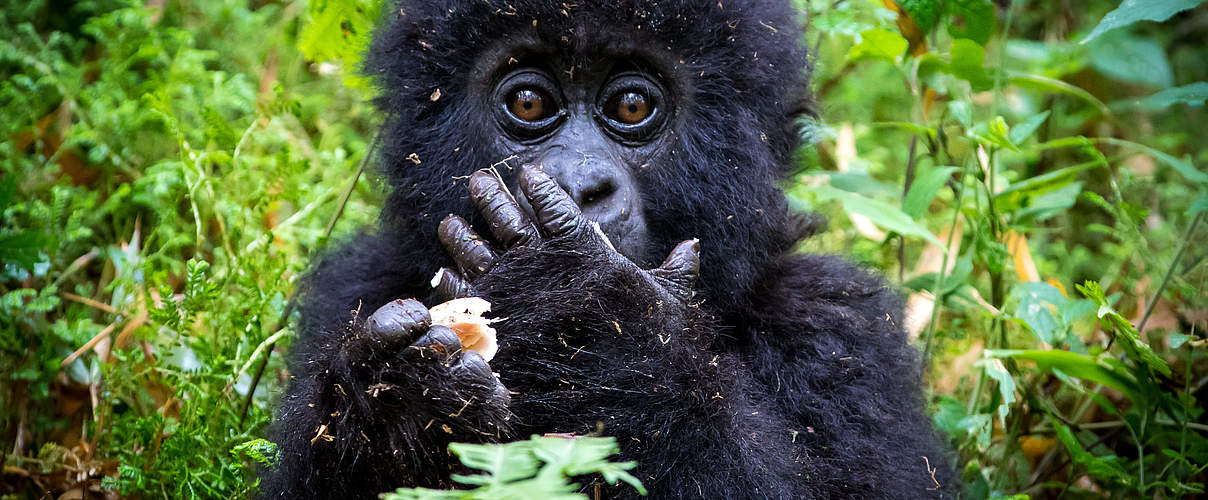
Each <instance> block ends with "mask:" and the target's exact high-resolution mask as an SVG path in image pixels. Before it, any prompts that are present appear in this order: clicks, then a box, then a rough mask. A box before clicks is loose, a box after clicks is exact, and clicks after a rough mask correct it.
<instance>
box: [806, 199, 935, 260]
mask: <svg viewBox="0 0 1208 500" xmlns="http://www.w3.org/2000/svg"><path fill="white" fill-rule="evenodd" d="M814 192H815V193H816V194H817V196H818V197H819V199H822V200H829V199H838V200H840V201H842V202H843V208H844V210H846V211H847V212H849V213H854V214H860V215H863V216H865V217H867V218H868V219H869V220H871V221H872V222H873V224H876V225H878V226H880V227H883V228H885V229H888V230H890V231H894V232H896V233H899V234H902V235H904V236H916V237H920V238H923V239H926V240H927V241H930V242H932V243H934V244H936V245H938V246H943V243H940V240H939V239H937V238H936V237H935V235H934V234H931V231H930V230H928V229H927V228H926V227H924V226H923V225H921V224H919V223H917V222H915V221H914V219H911V218H910V216H909V215H906V214H905V213H903V212H902V210H901V209H899V208H898V207H895V206H893V205H890V204H889V203H885V202H883V201H880V200H874V199H871V198H865V197H863V196H860V195H858V194H855V193H850V192H847V191H843V190H839V189H835V188H833V187H830V186H822V187H819V188H817V189H816V190H815V191H814Z"/></svg>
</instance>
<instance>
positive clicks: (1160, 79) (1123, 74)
mask: <svg viewBox="0 0 1208 500" xmlns="http://www.w3.org/2000/svg"><path fill="white" fill-rule="evenodd" d="M1090 60H1091V66H1093V67H1094V68H1095V69H1096V70H1097V71H1099V72H1100V73H1102V74H1103V75H1105V76H1108V77H1110V78H1114V79H1116V80H1119V81H1122V82H1128V83H1136V84H1140V85H1148V86H1151V87H1157V88H1166V87H1170V86H1171V85H1174V71H1173V70H1171V69H1170V62H1169V61H1167V60H1166V50H1165V49H1164V48H1162V44H1161V43H1159V42H1158V41H1157V40H1155V39H1153V38H1142V37H1138V36H1132V35H1128V34H1124V33H1121V34H1119V35H1113V36H1110V37H1105V38H1103V39H1102V40H1099V41H1097V42H1095V43H1094V44H1093V45H1091V51H1090Z"/></svg>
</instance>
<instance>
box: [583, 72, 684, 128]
mask: <svg viewBox="0 0 1208 500" xmlns="http://www.w3.org/2000/svg"><path fill="white" fill-rule="evenodd" d="M599 96H600V97H599V98H598V100H597V101H596V106H597V107H596V110H597V111H596V120H597V121H598V122H599V123H600V125H602V126H603V128H604V131H605V132H607V133H608V134H609V135H611V136H612V137H613V138H614V139H616V140H618V141H620V142H621V143H623V144H627V145H630V146H636V145H639V144H642V143H645V142H649V141H651V140H653V139H654V137H655V136H656V135H657V134H658V133H659V132H660V131H661V130H662V128H663V124H664V123H666V122H667V116H669V114H670V113H669V112H670V107H671V106H670V104H671V103H670V102H669V101H668V100H666V99H664V98H663V96H664V92H663V87H662V85H660V84H659V82H658V81H657V80H654V79H652V78H650V76H649V75H648V74H647V73H645V72H642V71H626V72H623V73H621V74H619V75H617V76H615V77H613V79H612V80H611V81H609V82H608V83H607V84H605V85H604V87H603V88H601V89H600V94H599Z"/></svg>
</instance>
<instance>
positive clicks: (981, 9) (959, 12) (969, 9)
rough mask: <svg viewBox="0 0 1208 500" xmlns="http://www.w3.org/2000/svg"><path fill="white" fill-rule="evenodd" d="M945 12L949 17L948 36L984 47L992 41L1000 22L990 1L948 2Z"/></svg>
mask: <svg viewBox="0 0 1208 500" xmlns="http://www.w3.org/2000/svg"><path fill="white" fill-rule="evenodd" d="M944 10H945V11H946V12H947V14H948V16H949V22H948V34H949V35H952V37H953V38H958V39H960V38H968V39H970V40H973V41H975V42H977V43H979V44H982V45H985V44H986V42H988V41H990V36H991V35H993V34H994V26H995V24H996V23H997V22H998V17H997V16H996V15H995V13H994V4H993V3H992V2H991V1H990V0H946V1H945V2H944Z"/></svg>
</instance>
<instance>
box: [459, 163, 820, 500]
mask: <svg viewBox="0 0 1208 500" xmlns="http://www.w3.org/2000/svg"><path fill="white" fill-rule="evenodd" d="M520 175H521V178H520V185H521V189H522V191H523V192H524V194H525V196H526V198H527V200H528V201H529V202H530V204H531V205H532V207H533V212H534V216H535V219H536V224H531V223H529V222H528V221H527V220H526V219H525V216H524V214H523V212H522V211H520V210H519V207H518V206H516V205H515V202H514V201H510V200H509V197H507V196H506V193H507V192H506V191H505V189H506V188H504V187H503V185H502V184H501V183H499V182H498V181H497V180H495V179H494V178H492V177H490V176H488V175H485V174H483V173H477V174H475V176H474V177H472V178H471V181H470V182H471V192H472V197H473V198H475V201H476V203H477V204H478V205H479V207H480V209H482V212H484V216H485V218H486V219H487V221H488V223H489V226H490V227H491V228H492V231H493V232H494V233H495V237H496V239H498V240H501V241H513V242H514V241H524V240H527V241H526V242H525V243H523V244H518V245H516V246H514V247H512V248H508V249H506V250H505V251H504V252H503V253H502V254H501V255H499V256H498V257H495V256H494V254H493V253H489V252H482V251H481V249H475V248H471V247H481V245H479V244H478V243H480V242H481V241H483V240H482V239H481V238H478V237H477V236H474V235H473V233H472V231H471V230H470V229H469V227H468V226H467V225H466V224H465V223H464V221H461V219H459V218H456V217H450V218H449V219H446V223H445V224H443V225H442V228H441V231H440V233H441V239H442V240H444V242H445V243H446V246H447V247H448V248H449V250H450V253H451V254H452V255H453V256H454V260H456V261H457V262H458V265H459V267H460V268H461V269H462V270H476V269H486V271H485V272H484V273H481V274H480V275H479V276H477V277H475V278H473V279H468V278H466V273H464V272H462V273H459V272H453V271H448V270H447V271H445V272H444V274H443V276H442V283H441V288H442V289H445V290H446V291H460V292H462V293H471V294H475V295H481V296H483V297H485V298H486V299H487V300H488V301H490V302H491V303H492V304H493V306H494V311H495V312H496V313H497V314H498V315H499V316H501V317H503V318H506V319H503V320H502V321H500V322H499V323H497V324H496V325H495V326H496V328H497V329H498V331H499V338H500V352H499V355H498V356H497V357H496V358H495V360H494V361H492V366H493V367H494V368H496V369H497V370H498V371H499V373H500V376H501V377H502V378H503V380H504V382H505V383H506V384H507V386H508V387H509V388H510V389H512V390H513V391H514V392H513V396H512V403H511V404H512V409H513V411H514V412H515V413H516V415H517V426H518V429H517V430H518V434H525V433H542V432H576V433H586V432H592V431H595V430H597V428H598V427H597V426H598V425H600V424H602V426H603V432H604V434H605V435H609V436H615V437H617V438H618V440H619V442H620V444H621V447H622V454H623V456H624V458H626V459H634V460H637V461H638V464H639V466H638V469H637V471H636V474H637V475H638V477H639V478H640V479H642V480H643V482H644V483H645V484H646V485H647V486H648V487H649V488H650V489H651V495H652V497H654V498H666V497H679V496H685V495H687V496H707V497H717V498H747V497H751V496H756V497H766V498H788V497H798V498H800V497H801V495H799V494H797V493H799V487H800V486H801V485H803V484H804V477H803V476H802V474H801V473H802V469H801V468H800V467H798V466H795V465H794V462H795V461H796V462H800V460H802V459H803V457H798V456H795V455H794V453H795V452H796V451H795V450H794V449H793V447H792V443H791V434H790V433H789V426H788V425H787V424H786V423H785V422H784V421H782V420H779V419H778V418H776V417H775V416H774V411H773V407H772V406H770V405H768V402H767V401H766V400H764V399H763V398H762V396H761V394H762V393H761V390H759V389H758V388H757V386H756V385H755V383H754V380H753V379H752V377H751V376H750V374H749V373H748V372H747V370H746V369H745V367H744V366H743V365H742V364H741V363H740V361H739V359H738V357H737V356H734V355H728V354H727V355H718V354H717V353H714V352H711V351H710V344H711V343H712V342H713V340H714V337H715V336H716V330H715V327H714V324H713V321H712V318H710V317H709V316H708V314H706V313H705V312H704V311H703V310H702V309H701V308H700V307H699V304H695V303H693V302H692V301H691V300H690V296H691V287H692V281H693V279H694V278H695V276H696V274H697V268H698V266H699V256H698V244H697V243H696V242H695V241H693V240H689V241H685V242H683V243H681V244H680V245H678V246H677V247H676V248H675V249H674V250H673V251H672V252H671V254H670V256H669V257H668V258H667V260H666V261H665V262H664V263H663V265H662V266H660V267H659V268H656V269H653V270H650V271H645V270H642V269H640V268H639V267H638V266H637V265H635V264H633V263H632V262H630V261H629V260H628V259H626V258H625V257H623V256H622V255H621V254H619V253H618V252H617V251H616V250H614V249H612V248H611V247H610V246H609V245H608V244H607V242H606V240H604V239H603V238H602V237H601V236H600V235H599V234H598V233H597V232H596V231H594V230H593V229H592V227H591V225H590V223H589V222H587V221H586V220H585V219H583V218H582V217H581V216H580V215H579V214H578V211H577V207H576V206H575V205H574V203H573V202H571V201H570V200H569V198H568V197H566V195H565V194H564V193H563V192H562V191H561V189H560V188H558V187H557V185H556V184H554V183H553V182H552V180H550V179H549V177H548V176H545V174H544V173H542V172H540V171H539V170H535V169H532V168H526V169H524V170H523V171H522V172H521V174H520ZM505 246H506V245H505ZM474 256H477V257H474ZM470 274H473V271H471V273H470ZM463 278H464V279H463ZM613 493H617V494H621V495H622V496H625V495H629V494H632V493H633V492H632V490H625V489H621V490H615V491H613Z"/></svg>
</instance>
